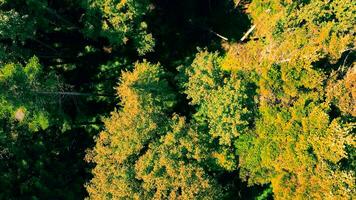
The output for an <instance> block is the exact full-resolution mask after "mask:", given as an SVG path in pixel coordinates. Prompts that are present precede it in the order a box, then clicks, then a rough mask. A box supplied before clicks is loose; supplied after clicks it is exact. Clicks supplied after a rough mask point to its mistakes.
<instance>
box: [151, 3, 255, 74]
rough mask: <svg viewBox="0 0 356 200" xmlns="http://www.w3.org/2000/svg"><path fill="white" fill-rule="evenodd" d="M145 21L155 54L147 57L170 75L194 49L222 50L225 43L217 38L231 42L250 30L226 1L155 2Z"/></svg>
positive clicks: (232, 5)
mask: <svg viewBox="0 0 356 200" xmlns="http://www.w3.org/2000/svg"><path fill="white" fill-rule="evenodd" d="M147 21H148V22H149V32H151V33H152V34H153V37H154V38H155V39H156V46H155V51H154V52H153V53H151V54H149V55H148V57H149V58H150V60H152V61H155V62H160V63H162V64H163V65H164V66H165V67H166V68H167V69H168V70H170V71H174V70H175V68H176V65H177V64H178V63H179V64H180V62H181V60H182V59H184V58H186V57H190V56H194V55H195V53H196V52H197V47H201V48H204V47H207V48H208V49H209V50H210V51H214V50H221V42H222V41H224V40H223V39H222V38H221V37H219V36H217V34H219V35H221V36H223V37H226V38H227V39H228V41H229V42H233V41H237V40H239V39H240V38H241V37H242V35H243V33H244V32H245V31H246V30H247V29H248V27H249V26H250V21H249V19H248V17H247V15H246V14H244V13H242V11H241V10H239V9H235V8H234V4H233V2H232V1H229V0H224V1H222V0H195V1H191V0H156V1H155V3H154V10H153V12H152V13H151V14H150V15H149V16H147Z"/></svg>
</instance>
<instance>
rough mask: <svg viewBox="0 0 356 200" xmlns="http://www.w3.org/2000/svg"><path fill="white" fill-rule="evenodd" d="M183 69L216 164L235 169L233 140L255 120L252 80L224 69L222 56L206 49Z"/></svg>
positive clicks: (196, 118)
mask: <svg viewBox="0 0 356 200" xmlns="http://www.w3.org/2000/svg"><path fill="white" fill-rule="evenodd" d="M180 70H181V71H182V72H183V74H182V75H181V77H185V78H181V79H182V80H183V82H182V83H181V85H182V86H183V89H184V93H186V94H187V97H188V99H191V102H190V103H191V104H192V105H195V106H196V112H195V113H194V115H193V117H194V119H195V121H194V123H197V124H199V125H200V126H205V127H206V128H205V129H206V130H207V132H208V134H209V136H210V138H209V140H210V143H211V145H210V146H211V147H210V148H211V154H212V156H213V157H215V159H216V163H217V166H220V167H221V168H222V169H224V170H228V171H232V170H236V169H237V162H236V161H237V159H236V157H235V152H234V149H233V147H234V145H233V144H234V141H235V140H236V139H237V138H238V137H239V136H240V135H242V134H244V133H245V132H247V131H248V129H249V127H250V126H251V125H252V124H253V117H254V116H253V115H254V109H255V108H254V107H255V102H254V95H255V87H254V85H253V83H252V82H251V80H249V78H248V77H247V76H246V75H244V74H243V72H241V71H240V72H237V73H232V74H230V73H227V72H224V71H223V69H222V67H221V57H219V56H218V54H217V53H208V52H206V51H203V52H199V53H198V54H197V55H196V58H195V59H194V61H193V63H192V64H191V66H188V67H186V68H184V69H183V68H181V69H180ZM184 79H185V81H184ZM199 134H206V133H205V131H202V133H199ZM220 170H221V169H220Z"/></svg>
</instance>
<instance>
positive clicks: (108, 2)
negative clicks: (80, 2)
mask: <svg viewBox="0 0 356 200" xmlns="http://www.w3.org/2000/svg"><path fill="white" fill-rule="evenodd" d="M86 7H87V8H86V9H87V12H86V16H85V18H86V21H85V26H86V29H85V32H84V33H85V34H86V35H88V36H90V37H98V36H101V37H105V38H107V39H108V40H109V41H110V44H111V45H112V46H114V47H117V46H121V45H125V44H127V43H132V44H133V45H134V46H135V47H136V48H137V52H138V53H139V54H140V55H144V54H145V53H147V52H150V51H152V50H153V46H154V40H153V37H152V35H151V34H149V33H147V23H146V22H145V21H144V20H143V18H144V16H145V14H146V13H147V12H149V11H150V1H149V0H140V1H133V0H104V1H102V0H90V1H88V5H86Z"/></svg>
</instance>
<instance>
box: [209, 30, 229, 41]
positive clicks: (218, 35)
mask: <svg viewBox="0 0 356 200" xmlns="http://www.w3.org/2000/svg"><path fill="white" fill-rule="evenodd" d="M209 31H210V33H213V34H214V35H216V36H217V37H219V38H221V39H223V40H226V41H228V40H229V39H228V38H226V37H224V36H222V35H220V34H219V33H217V32H215V31H213V30H211V29H209Z"/></svg>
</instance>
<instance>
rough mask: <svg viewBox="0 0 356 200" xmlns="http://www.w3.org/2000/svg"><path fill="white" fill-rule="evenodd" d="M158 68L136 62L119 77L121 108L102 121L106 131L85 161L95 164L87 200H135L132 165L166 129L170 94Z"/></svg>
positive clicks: (136, 191) (137, 184) (137, 192)
mask: <svg viewBox="0 0 356 200" xmlns="http://www.w3.org/2000/svg"><path fill="white" fill-rule="evenodd" d="M164 76H165V73H164V72H163V71H162V69H161V67H160V66H159V65H152V64H149V63H148V62H143V63H136V64H135V69H134V71H133V72H124V73H123V74H122V79H121V84H120V86H119V87H118V94H119V97H120V98H121V105H122V109H121V110H120V111H114V112H113V113H112V114H111V118H110V119H107V120H105V127H106V130H105V131H103V132H101V133H100V135H99V137H98V138H97V139H96V147H95V148H94V149H93V151H92V153H91V154H89V158H88V159H89V160H91V161H93V162H95V163H96V167H95V168H94V169H93V175H94V178H93V179H92V180H91V182H90V183H89V185H88V186H87V190H88V192H89V195H90V198H99V199H105V198H125V197H126V198H134V197H136V198H138V197H140V196H141V194H140V181H139V180H137V179H136V178H135V171H134V163H135V162H136V160H137V159H138V158H139V157H140V155H142V154H144V153H145V151H147V148H149V144H150V143H151V142H152V141H154V140H155V139H157V138H158V137H159V136H160V135H162V134H163V133H165V131H166V130H167V124H166V122H167V120H168V118H167V116H166V113H167V112H169V111H170V110H171V109H172V107H173V105H174V104H175V100H174V96H175V95H174V93H173V92H172V89H171V88H170V86H169V84H168V82H167V81H166V80H165V79H164Z"/></svg>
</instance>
